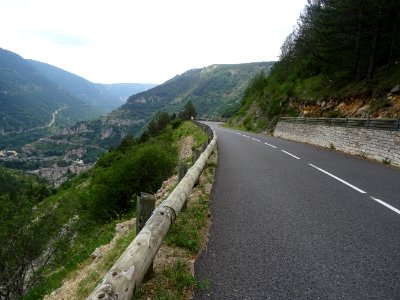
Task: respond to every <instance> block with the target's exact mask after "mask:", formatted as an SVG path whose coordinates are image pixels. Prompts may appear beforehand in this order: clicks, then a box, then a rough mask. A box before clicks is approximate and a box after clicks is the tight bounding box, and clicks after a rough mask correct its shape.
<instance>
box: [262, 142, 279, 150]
mask: <svg viewBox="0 0 400 300" xmlns="http://www.w3.org/2000/svg"><path fill="white" fill-rule="evenodd" d="M264 144H265V145H267V146H270V147H272V148H275V149H276V146H274V145H271V144H268V143H264Z"/></svg>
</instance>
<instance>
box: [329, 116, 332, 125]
mask: <svg viewBox="0 0 400 300" xmlns="http://www.w3.org/2000/svg"><path fill="white" fill-rule="evenodd" d="M329 126H332V118H329Z"/></svg>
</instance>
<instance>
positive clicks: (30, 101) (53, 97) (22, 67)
mask: <svg viewBox="0 0 400 300" xmlns="http://www.w3.org/2000/svg"><path fill="white" fill-rule="evenodd" d="M56 111H57V112H59V114H58V116H57V120H56V123H57V124H65V125H70V124H73V123H75V122H77V121H80V120H84V119H89V118H92V117H93V116H95V115H96V111H95V110H94V109H92V108H91V107H89V106H88V105H87V104H85V103H84V102H82V101H81V100H79V99H78V98H76V97H74V96H72V95H70V94H69V93H68V92H66V91H65V90H63V89H61V88H60V87H59V86H57V85H56V84H54V83H53V82H52V81H50V80H48V79H47V78H46V77H44V76H43V75H41V74H39V72H38V71H37V70H36V69H34V68H33V67H32V66H31V65H30V64H29V63H28V62H27V61H26V60H24V59H23V58H22V57H20V56H19V55H17V54H15V53H13V52H11V51H7V50H4V49H0V116H1V117H0V131H1V132H0V133H1V134H3V135H4V134H7V133H15V132H24V131H26V130H32V129H34V128H40V127H46V126H47V125H49V124H51V123H52V120H53V113H55V112H56Z"/></svg>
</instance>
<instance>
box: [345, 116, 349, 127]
mask: <svg viewBox="0 0 400 300" xmlns="http://www.w3.org/2000/svg"><path fill="white" fill-rule="evenodd" d="M347 122H348V118H347V117H346V121H345V127H346V128H347Z"/></svg>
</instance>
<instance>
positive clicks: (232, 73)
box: [118, 62, 273, 120]
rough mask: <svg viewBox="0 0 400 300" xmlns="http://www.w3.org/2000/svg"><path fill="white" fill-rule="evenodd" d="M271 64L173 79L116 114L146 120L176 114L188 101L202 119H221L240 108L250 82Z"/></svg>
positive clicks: (194, 72)
mask: <svg viewBox="0 0 400 300" xmlns="http://www.w3.org/2000/svg"><path fill="white" fill-rule="evenodd" d="M272 64H273V62H259V63H248V64H237V65H211V66H208V67H205V68H202V69H193V70H189V71H186V72H185V73H183V74H181V75H178V76H175V77H174V78H172V79H170V80H168V81H167V82H165V83H164V84H161V85H159V86H157V87H155V88H153V89H151V90H148V91H146V92H142V93H139V94H136V95H133V96H131V97H129V99H128V101H127V103H126V104H125V105H123V106H122V107H121V109H120V110H119V111H118V114H121V115H130V116H134V117H137V118H142V119H145V120H148V119H149V118H150V117H151V115H152V114H154V112H156V111H158V110H166V111H168V112H177V111H180V110H181V109H182V107H183V106H184V105H185V103H186V102H187V101H189V100H191V101H192V102H193V104H194V106H195V107H196V110H197V112H198V114H199V116H201V117H223V116H226V115H230V114H232V112H233V111H235V110H236V109H237V108H238V107H239V106H240V99H241V97H242V95H243V91H244V89H245V87H246V85H247V83H248V82H249V80H250V79H251V78H252V77H253V76H254V75H255V74H257V73H259V72H261V71H264V72H265V73H268V72H269V70H270V68H271V66H272Z"/></svg>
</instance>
